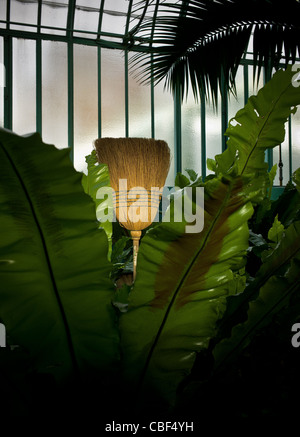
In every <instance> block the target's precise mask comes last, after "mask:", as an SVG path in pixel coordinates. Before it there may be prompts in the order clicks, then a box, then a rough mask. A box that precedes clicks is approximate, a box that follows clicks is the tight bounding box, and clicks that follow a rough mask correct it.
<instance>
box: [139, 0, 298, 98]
mask: <svg viewBox="0 0 300 437" xmlns="http://www.w3.org/2000/svg"><path fill="white" fill-rule="evenodd" d="M150 3H152V7H153V6H154V2H150ZM155 6H156V14H155V17H153V16H152V17H149V16H147V14H146V11H145V7H149V2H147V6H145V2H139V3H138V4H137V11H136V12H138V11H140V12H139V13H140V14H141V11H142V12H143V13H144V15H143V16H144V19H143V20H141V21H140V23H139V25H138V26H137V27H136V28H135V29H133V34H134V35H135V36H139V37H142V38H143V40H144V41H151V43H150V45H151V47H152V55H151V56H149V53H145V52H141V51H139V52H137V53H136V54H135V55H134V56H133V57H132V60H131V70H132V71H136V72H137V77H138V79H139V80H140V82H141V83H145V82H146V83H149V82H150V81H151V80H153V81H154V83H155V84H156V83H158V82H160V81H162V80H165V86H166V87H168V88H169V89H170V90H172V91H173V92H174V91H175V88H177V85H178V83H180V84H181V97H182V99H183V98H184V96H186V94H187V92H188V90H189V87H191V88H192V92H193V94H194V97H195V99H196V100H198V98H199V97H200V95H201V94H202V93H204V95H205V96H206V98H207V99H208V100H210V99H211V100H212V101H213V102H214V103H215V104H216V102H217V97H218V92H219V91H220V93H221V95H223V94H224V87H223V86H222V84H224V83H225V84H226V87H225V89H226V92H232V93H235V76H236V72H237V68H238V66H239V64H240V62H241V60H242V58H243V56H244V54H245V52H246V50H247V48H248V45H249V40H250V37H251V35H253V64H254V73H255V74H256V75H257V78H259V75H260V72H261V68H262V66H266V65H268V66H270V67H275V68H277V67H278V66H279V62H280V61H282V59H283V60H284V62H285V63H286V64H287V63H289V62H295V60H296V58H297V56H300V24H299V18H298V17H299V16H300V2H299V1H298V0H285V2H284V3H283V2H282V1H280V0H259V1H258V0H218V1H214V0H202V1H197V0H185V1H184V0H183V1H180V2H177V3H174V2H173V3H171V2H167V1H166V2H163V1H159V0H156V1H155ZM158 6H159V7H160V8H159V13H157V9H158Z"/></svg>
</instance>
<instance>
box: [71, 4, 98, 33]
mask: <svg viewBox="0 0 300 437" xmlns="http://www.w3.org/2000/svg"><path fill="white" fill-rule="evenodd" d="M99 8H100V0H90V1H87V0H86V1H84V0H79V1H78V2H76V9H75V18H74V29H76V30H86V31H90V32H97V30H98V22H99ZM74 36H79V37H82V38H96V35H95V34H91V33H85V32H74Z"/></svg>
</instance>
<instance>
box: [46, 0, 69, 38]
mask: <svg viewBox="0 0 300 437" xmlns="http://www.w3.org/2000/svg"><path fill="white" fill-rule="evenodd" d="M43 3H44V2H43ZM50 3H53V4H56V6H54V5H51V4H50ZM57 3H58V2H57V0H50V1H49V0H47V3H46V4H43V5H42V17H41V24H42V26H50V27H61V28H62V29H64V30H56V29H47V28H41V32H45V33H50V34H57V35H65V34H66V30H65V29H66V27H67V17H68V0H59V6H57Z"/></svg>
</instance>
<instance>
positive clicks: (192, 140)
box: [181, 88, 201, 175]
mask: <svg viewBox="0 0 300 437" xmlns="http://www.w3.org/2000/svg"><path fill="white" fill-rule="evenodd" d="M181 110H182V113H181V117H182V123H181V124H182V169H183V170H184V169H185V168H191V169H193V170H195V171H196V172H197V173H198V174H199V175H201V110H200V103H196V102H195V99H194V96H193V93H192V90H191V88H190V92H189V94H188V98H187V99H186V100H184V102H183V104H182V109H181ZM184 173H185V172H184Z"/></svg>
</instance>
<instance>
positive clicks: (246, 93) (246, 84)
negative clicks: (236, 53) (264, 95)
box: [244, 64, 249, 105]
mask: <svg viewBox="0 0 300 437" xmlns="http://www.w3.org/2000/svg"><path fill="white" fill-rule="evenodd" d="M248 99H249V69H248V64H244V104H245V105H246V103H247V102H248Z"/></svg>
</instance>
